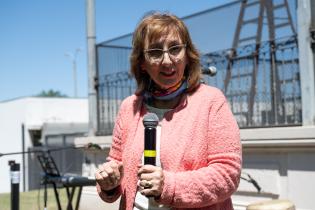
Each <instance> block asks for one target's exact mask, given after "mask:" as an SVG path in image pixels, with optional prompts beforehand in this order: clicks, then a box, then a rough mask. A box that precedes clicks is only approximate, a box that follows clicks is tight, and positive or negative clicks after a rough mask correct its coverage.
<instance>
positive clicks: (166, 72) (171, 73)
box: [161, 70, 176, 77]
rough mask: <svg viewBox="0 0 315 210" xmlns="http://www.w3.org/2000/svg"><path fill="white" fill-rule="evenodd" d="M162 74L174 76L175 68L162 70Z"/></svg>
mask: <svg viewBox="0 0 315 210" xmlns="http://www.w3.org/2000/svg"><path fill="white" fill-rule="evenodd" d="M161 74H162V75H163V76H165V77H172V76H174V75H175V74H176V71H175V70H169V71H162V72H161Z"/></svg>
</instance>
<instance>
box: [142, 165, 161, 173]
mask: <svg viewBox="0 0 315 210" xmlns="http://www.w3.org/2000/svg"><path fill="white" fill-rule="evenodd" d="M158 168H159V167H157V166H153V165H143V166H142V167H141V168H140V169H139V170H138V174H142V173H152V172H154V171H156V170H157V169H158Z"/></svg>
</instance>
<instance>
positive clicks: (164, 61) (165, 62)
mask: <svg viewBox="0 0 315 210" xmlns="http://www.w3.org/2000/svg"><path fill="white" fill-rule="evenodd" d="M171 63H172V60H171V58H170V55H169V54H168V52H164V54H163V59H162V64H163V65H168V64H171Z"/></svg>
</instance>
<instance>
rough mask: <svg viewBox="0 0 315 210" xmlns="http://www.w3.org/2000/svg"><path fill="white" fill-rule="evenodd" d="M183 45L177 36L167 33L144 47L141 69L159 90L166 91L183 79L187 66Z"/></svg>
mask: <svg viewBox="0 0 315 210" xmlns="http://www.w3.org/2000/svg"><path fill="white" fill-rule="evenodd" d="M184 44H185V43H182V40H181V38H180V37H179V36H178V35H175V33H169V34H168V35H165V36H161V37H160V38H159V39H157V40H154V41H153V42H152V43H147V44H146V45H145V49H144V51H145V59H144V61H143V63H142V64H141V68H142V70H143V71H146V72H147V73H148V74H149V75H150V77H151V79H152V80H153V81H154V82H155V84H156V85H158V86H159V88H161V89H168V88H170V87H172V86H174V85H176V84H177V83H179V82H180V80H181V79H182V78H183V76H184V71H185V67H186V65H187V57H186V50H185V45H184ZM161 50H163V51H161Z"/></svg>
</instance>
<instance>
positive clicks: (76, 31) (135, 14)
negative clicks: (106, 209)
mask: <svg viewBox="0 0 315 210" xmlns="http://www.w3.org/2000/svg"><path fill="white" fill-rule="evenodd" d="M232 1H234V0H199V1H196V0H159V1H153V0H135V1H130V0H129V1H127V0H125V1H122V0H115V1H112V0H95V14H96V17H95V20H96V28H95V30H96V43H100V42H103V41H106V40H109V39H113V38H115V37H118V36H122V35H125V34H128V33H131V32H133V30H134V29H135V26H136V24H137V23H138V22H139V20H140V19H141V17H142V16H143V15H144V14H145V13H146V12H148V11H151V10H158V11H167V12H171V13H173V14H175V15H177V16H178V17H185V16H188V15H191V14H193V13H197V12H200V11H204V10H207V9H210V8H213V7H217V6H220V5H223V4H225V3H229V2H232ZM85 4H86V2H85V0H27V1H24V0H0V31H1V32H0V102H1V101H7V100H12V99H15V98H20V97H26V96H34V95H37V94H39V93H40V92H41V91H43V90H44V91H48V90H50V89H53V90H55V91H60V92H61V93H62V94H66V95H68V96H69V97H74V92H75V91H74V89H75V88H74V77H73V66H72V61H73V59H71V58H70V57H69V56H66V54H68V55H72V56H73V55H74V54H75V52H76V51H77V49H79V52H78V53H77V54H76V59H75V61H76V66H77V67H76V71H77V77H76V80H77V97H79V98H84V97H87V94H88V92H87V91H88V70H87V50H86V49H87V42H86V8H85Z"/></svg>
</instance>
